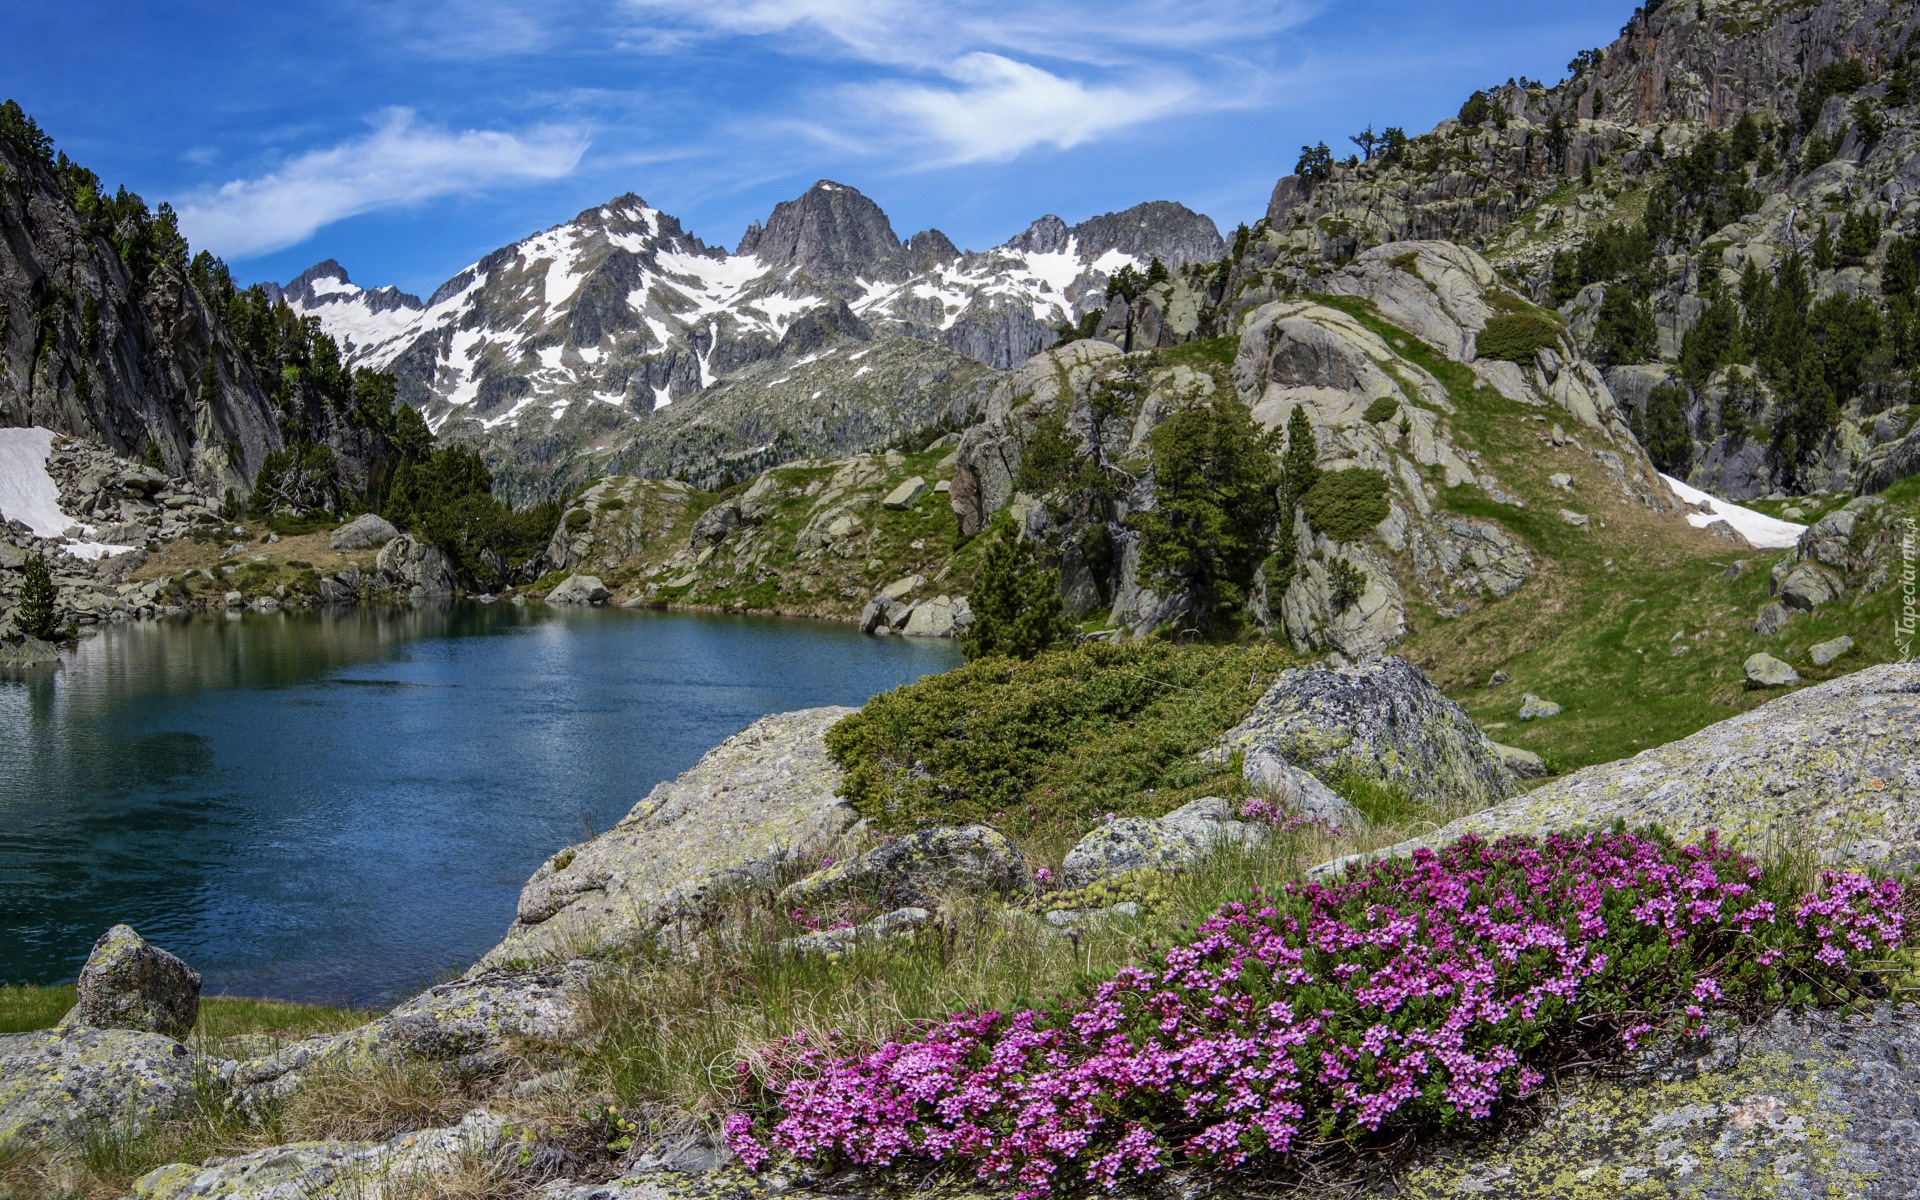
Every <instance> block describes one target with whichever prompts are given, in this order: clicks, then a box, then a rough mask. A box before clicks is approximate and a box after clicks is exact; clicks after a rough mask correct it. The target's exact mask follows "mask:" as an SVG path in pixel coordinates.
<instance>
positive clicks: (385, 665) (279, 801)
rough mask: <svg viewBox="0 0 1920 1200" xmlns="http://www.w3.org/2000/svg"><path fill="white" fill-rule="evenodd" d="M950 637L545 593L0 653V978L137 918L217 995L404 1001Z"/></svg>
mask: <svg viewBox="0 0 1920 1200" xmlns="http://www.w3.org/2000/svg"><path fill="white" fill-rule="evenodd" d="M959 661H960V652H959V648H958V646H957V645H955V644H954V643H953V642H951V641H945V640H932V639H920V638H869V637H863V636H861V635H860V634H859V633H858V632H857V631H856V630H855V629H854V628H853V627H852V626H851V625H835V624H827V623H822V622H812V621H793V620H780V619H773V618H756V617H735V616H721V615H705V614H680V613H663V612H649V611H628V610H621V609H600V608H594V609H584V608H583V609H558V608H548V607H546V606H544V605H538V604H535V605H527V606H515V605H481V604H472V603H458V604H451V605H446V606H437V607H436V606H413V607H398V608H391V609H378V608H353V609H342V610H281V611H278V612H269V613H256V612H246V613H232V614H202V615H194V616H178V617H170V618H165V619H160V620H153V621H139V622H128V623H124V624H111V625H100V626H94V627H92V629H91V630H90V631H89V634H88V636H86V637H84V638H83V639H82V640H81V641H80V643H79V645H78V646H77V647H76V648H72V649H69V650H67V651H66V652H65V653H63V655H62V662H61V664H60V665H59V666H57V667H53V666H41V667H34V668H26V669H10V670H8V671H6V672H4V673H0V731H4V732H3V735H0V982H6V983H52V982H59V981H64V980H70V979H72V978H73V977H74V976H75V974H76V973H77V972H78V970H79V968H80V966H81V964H82V963H84V962H85V961H86V957H87V952H88V950H89V949H90V948H91V947H92V945H93V941H94V939H95V938H97V937H98V936H99V935H100V934H101V933H102V932H104V931H105V930H106V929H107V927H108V926H110V925H113V924H115V923H118V922H125V923H127V924H129V925H132V926H133V927H134V928H135V929H137V930H138V931H139V932H140V933H141V935H142V936H143V937H145V938H147V939H148V940H149V941H151V942H153V943H154V944H155V945H158V946H161V947H164V948H165V949H167V950H170V951H172V952H173V953H175V954H178V955H179V956H180V957H182V958H184V959H185V960H186V961H187V962H188V963H189V964H190V965H192V966H193V967H195V968H196V969H197V970H199V971H200V972H201V973H202V975H203V976H204V977H205V991H206V993H207V994H209V995H223V994H224V995H242V996H261V997H271V998H273V999H278V1000H296V1001H304V1002H311V1003H326V1004H332V1005H338V1006H356V1007H357V1006H364V1005H381V1004H390V1003H392V1002H393V1001H394V1000H395V999H396V998H398V997H401V996H404V995H407V994H409V993H410V992H412V991H415V990H418V989H419V988H421V987H423V986H425V985H427V984H430V983H432V982H434V981H435V980H436V979H439V978H443V977H445V976H447V975H449V974H453V973H457V972H459V971H461V970H463V969H465V967H466V966H467V965H468V964H470V963H472V962H473V961H474V960H475V959H476V958H478V957H479V956H480V955H481V954H483V953H484V952H485V951H486V950H487V949H489V948H490V947H492V946H493V945H494V944H495V943H496V942H497V941H498V940H499V939H500V937H501V935H502V934H503V933H504V932H505V930H506V928H507V924H508V922H509V921H510V920H511V919H512V917H513V912H514V906H515V904H516V902H517V900H518V897H519V893H520V888H521V885H522V884H523V883H525V882H526V879H527V877H528V876H529V875H530V874H532V872H533V871H534V869H535V868H536V867H538V866H539V864H540V863H541V861H542V860H544V859H545V858H546V857H547V856H548V855H550V854H552V853H553V852H555V851H556V850H558V849H560V848H561V847H563V846H566V845H569V844H571V843H575V842H579V841H582V840H584V839H585V838H587V837H589V836H591V835H592V834H594V833H595V832H598V831H600V830H604V829H606V828H608V827H610V826H611V825H613V824H614V823H615V822H617V821H619V820H620V819H621V818H622V817H624V816H625V815H626V814H627V812H628V810H629V809H631V808H632V807H633V805H634V804H635V803H636V802H638V801H639V800H640V799H641V798H643V797H644V796H645V795H646V794H647V792H648V791H649V790H650V789H651V788H652V787H653V786H654V785H655V784H656V783H659V782H660V781H662V780H665V779H671V778H672V777H674V776H675V775H676V774H678V773H679V772H681V771H684V770H685V769H687V768H688V767H690V766H692V765H693V764H694V762H696V761H697V760H698V759H699V758H700V756H701V755H702V754H704V753H705V752H706V751H707V750H709V749H711V748H712V747H714V746H715V745H717V744H719V743H720V742H721V741H723V740H725V739H726V738H727V737H729V736H731V735H732V734H734V733H737V732H738V731H740V730H741V729H743V728H745V727H746V726H747V725H748V724H750V723H751V722H753V721H754V720H755V719H757V718H759V717H761V716H764V715H766V714H768V713H774V712H783V711H788V710H792V709H798V708H811V707H815V706H818V705H824V704H846V705H858V704H861V703H863V702H864V701H865V700H866V699H867V698H868V697H870V696H872V695H874V694H875V693H877V692H881V691H885V690H887V689H889V688H893V687H897V686H900V685H902V684H905V683H910V682H912V681H913V680H915V679H918V678H920V677H921V676H923V675H927V674H932V673H935V672H939V671H944V670H946V669H947V668H949V667H951V666H953V665H955V664H956V663H958V662H959Z"/></svg>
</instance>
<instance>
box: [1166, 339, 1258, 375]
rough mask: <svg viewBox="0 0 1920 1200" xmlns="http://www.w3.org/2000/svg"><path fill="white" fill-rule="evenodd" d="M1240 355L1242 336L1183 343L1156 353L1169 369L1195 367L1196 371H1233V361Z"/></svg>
mask: <svg viewBox="0 0 1920 1200" xmlns="http://www.w3.org/2000/svg"><path fill="white" fill-rule="evenodd" d="M1239 353H1240V335H1238V334H1235V335H1233V336H1232V337H1219V338H1204V339H1202V340H1200V341H1196V342H1182V343H1181V344H1180V345H1178V346H1169V347H1167V348H1166V349H1164V350H1159V351H1156V352H1155V354H1156V355H1157V358H1158V361H1160V362H1162V363H1165V364H1166V365H1167V366H1169V367H1181V366H1185V367H1193V368H1194V369H1196V370H1210V369H1212V368H1214V367H1226V368H1229V369H1231V368H1232V366H1233V360H1234V359H1235V357H1237V356H1238V355H1239Z"/></svg>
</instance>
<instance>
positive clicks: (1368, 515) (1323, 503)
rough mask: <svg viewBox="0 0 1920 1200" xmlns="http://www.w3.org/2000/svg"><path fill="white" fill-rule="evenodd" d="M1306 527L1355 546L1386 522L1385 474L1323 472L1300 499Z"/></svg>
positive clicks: (1350, 470) (1362, 469)
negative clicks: (1305, 511)
mask: <svg viewBox="0 0 1920 1200" xmlns="http://www.w3.org/2000/svg"><path fill="white" fill-rule="evenodd" d="M1301 503H1302V504H1304V505H1305V506H1306V510H1307V524H1308V525H1310V526H1312V527H1313V529H1314V530H1315V531H1316V532H1319V533H1324V534H1326V535H1327V536H1328V537H1330V538H1332V539H1333V540H1334V541H1336V542H1357V541H1359V540H1360V539H1361V538H1364V537H1366V536H1367V534H1369V533H1371V532H1372V531H1373V527H1374V526H1375V525H1378V524H1379V523H1380V522H1382V521H1384V520H1386V519H1387V513H1388V512H1390V511H1391V509H1390V508H1389V507H1388V505H1387V473H1386V472H1385V471H1376V470H1372V469H1370V468H1367V467H1348V468H1346V469H1345V470H1341V471H1324V472H1322V473H1321V475H1320V478H1319V479H1318V480H1317V481H1316V482H1315V483H1314V485H1313V486H1312V487H1311V488H1309V489H1307V494H1306V495H1305V496H1303V497H1301Z"/></svg>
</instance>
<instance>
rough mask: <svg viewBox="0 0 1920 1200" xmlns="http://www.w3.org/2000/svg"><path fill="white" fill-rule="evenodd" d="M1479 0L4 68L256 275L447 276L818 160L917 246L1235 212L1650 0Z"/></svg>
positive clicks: (719, 214) (362, 13) (512, 16)
mask: <svg viewBox="0 0 1920 1200" xmlns="http://www.w3.org/2000/svg"><path fill="white" fill-rule="evenodd" d="M1632 8H1633V5H1632V4H1631V3H1630V2H1628V0H1613V2H1610V3H1601V4H1594V3H1579V2H1571V3H1570V2H1544V3H1543V2H1539V0H1531V2H1521V0H1492V2H1481V3H1463V2H1456V0H1303V2H1294V0H1274V2H1268V3H1248V2H1245V0H1219V2H1217V3H1210V4H1194V3H1173V2H1169V0H1105V2H1103V3H1073V2H1071V0H1029V2H1027V3H1023V4H1004V3H968V2H959V3H938V2H933V0H704V2H701V3H697V4H686V3H672V2H669V0H597V2H591V3H588V2H581V3H573V2H570V0H550V2H547V3H537V4H536V3H518V4H516V3H504V2H498V0H413V2H410V3H372V2H368V0H330V2H328V3H324V4H313V3H304V2H280V3H274V4H239V3H216V2H212V0H205V2H191V0H176V2H173V3H165V4H154V3H136V2H123V3H107V2H101V0H62V2H61V3H41V2H38V0H35V2H32V3H29V2H27V0H4V2H3V3H0V12H4V14H5V16H4V25H5V28H6V31H7V36H6V37H5V38H3V39H0V90H3V91H5V92H6V94H7V95H9V96H11V97H13V98H14V99H17V100H18V101H19V102H20V103H21V104H22V105H23V106H24V107H25V108H26V109H27V110H28V112H30V113H32V114H33V115H34V116H35V117H36V118H37V119H38V120H39V121H40V123H41V125H42V126H44V127H45V128H46V129H47V131H48V132H49V133H51V134H52V135H53V136H54V138H55V140H56V142H57V143H58V145H59V146H60V147H61V148H62V149H64V150H66V151H67V152H68V153H69V154H71V155H72V156H73V157H75V158H76V159H78V160H79V161H81V162H82V163H84V164H86V165H88V166H90V167H92V168H93V169H94V170H95V171H97V172H99V174H100V175H101V177H102V178H103V179H104V180H105V181H106V182H107V183H108V185H109V186H111V185H114V184H117V183H124V184H126V185H127V186H128V187H131V188H132V189H134V190H135V191H138V192H139V193H141V195H143V196H144V197H146V199H147V201H148V202H149V203H150V204H153V203H158V202H159V201H161V200H167V201H170V202H171V203H172V204H173V205H174V207H175V208H176V209H178V210H180V211H181V213H182V214H183V225H184V227H185V228H186V230H187V233H188V235H189V237H190V238H191V240H192V241H193V243H194V246H195V248H196V249H198V248H202V247H204V248H208V249H212V250H213V251H214V252H215V253H217V254H220V255H222V256H223V257H225V258H226V259H227V260H228V262H229V263H231V264H232V265H233V267H234V273H235V275H236V277H238V278H239V279H241V280H243V281H246V282H253V281H257V280H262V279H273V280H281V281H284V280H286V279H288V278H290V277H292V276H293V275H295V274H297V273H299V271H301V270H302V269H304V268H305V267H307V266H308V265H310V264H312V263H314V262H316V261H318V260H320V259H323V258H337V259H339V260H340V262H341V263H342V264H344V265H345V266H346V267H347V268H348V270H349V271H350V272H351V273H352V274H353V277H354V279H355V281H356V282H359V283H361V284H363V285H367V286H377V285H379V284H384V283H397V284H399V285H400V286H402V287H403V288H405V289H407V290H409V291H415V292H419V293H421V294H423V295H424V294H425V293H426V292H428V291H430V290H431V289H432V288H433V287H435V286H436V285H437V284H438V283H440V282H441V281H442V280H444V279H446V278H447V277H448V276H450V275H452V274H453V273H454V272H456V271H457V270H459V269H460V268H461V267H462V266H464V265H466V264H467V263H469V262H471V261H473V260H474V259H477V258H479V257H480V256H481V255H483V254H485V253H486V252H487V251H489V250H492V249H494V248H495V247H497V246H501V245H505V244H507V243H509V242H513V241H516V240H518V239H520V238H522V237H524V236H526V235H527V234H529V233H532V232H534V231H535V230H538V229H542V228H545V227H547V226H549V225H553V224H556V223H558V222H560V221H564V220H566V219H567V218H569V217H571V216H572V215H573V214H575V213H576V212H579V211H581V210H582V209H586V208H590V207H592V206H594V205H597V204H599V203H601V202H602V201H604V200H606V199H608V198H610V197H612V196H615V195H619V194H620V193H622V192H627V191H633V192H638V193H639V194H640V195H642V196H644V197H646V199H647V200H648V202H649V203H651V204H653V205H654V206H656V207H658V208H661V209H664V210H665V211H667V212H670V213H673V214H675V215H676V216H678V217H680V218H681V220H682V222H683V224H685V226H686V227H687V228H689V229H690V230H691V231H693V232H694V233H696V234H698V235H700V236H701V237H702V238H704V239H705V240H706V241H707V242H708V243H709V244H724V245H726V246H727V247H728V248H731V247H732V246H733V245H734V244H735V243H736V242H737V241H738V239H739V237H740V233H741V231H742V229H744V228H745V227H746V225H747V223H748V222H749V221H752V220H755V219H764V217H765V215H766V214H767V212H768V211H769V210H770V209H771V208H772V207H773V205H774V204H775V203H776V202H777V201H779V200H783V199H787V198H790V197H792V196H794V195H797V194H799V193H800V192H801V191H803V190H805V188H806V187H807V186H808V185H809V184H811V183H812V182H813V181H814V180H815V179H820V178H830V179H835V180H839V181H840V182H843V183H848V184H852V185H853V186H855V187H858V188H859V189H860V190H862V191H864V192H865V193H867V194H868V195H869V196H872V197H873V198H874V199H875V200H876V201H878V202H879V203H880V205H881V207H883V208H884V209H886V211H887V214H888V216H889V217H890V218H891V219H892V221H893V226H894V229H895V231H896V232H897V233H899V234H900V235H901V236H902V237H905V236H906V235H907V234H909V233H912V232H913V231H915V230H919V229H924V228H928V227H935V228H939V229H941V230H943V231H944V232H945V233H946V234H947V235H948V236H949V237H951V238H953V240H954V242H955V243H956V244H958V245H960V246H961V247H963V248H968V249H984V248H986V247H988V246H991V245H994V244H996V243H998V242H1001V241H1003V240H1005V239H1006V238H1007V237H1009V236H1011V235H1013V234H1014V233H1017V232H1019V231H1020V230H1021V229H1023V228H1025V227H1026V225H1027V223H1028V222H1029V221H1031V220H1033V219H1034V218H1035V217H1038V216H1040V215H1041V214H1042V213H1047V212H1053V213H1057V214H1059V215H1060V216H1061V217H1064V218H1065V219H1066V220H1067V221H1069V222H1073V221H1078V220H1081V219H1084V218H1086V217H1088V216H1091V215H1094V214H1097V213H1102V212H1108V211H1112V210H1115V209H1120V208H1125V207H1127V206H1128V205H1131V204H1136V203H1139V202H1140V201H1143V200H1155V199H1171V200H1179V201H1181V202H1183V203H1185V204H1187V205H1189V206H1191V207H1193V208H1195V209H1198V210H1200V211H1202V212H1205V213H1207V214H1209V215H1211V216H1212V217H1213V218H1214V219H1215V220H1216V221H1218V222H1219V223H1220V225H1221V228H1222V230H1223V231H1227V230H1231V229H1232V227H1233V226H1234V225H1235V224H1236V223H1238V222H1240V221H1249V222H1251V221H1253V220H1254V219H1256V218H1257V217H1258V216H1259V215H1260V214H1261V213H1262V212H1264V211H1265V208H1266V199H1267V195H1268V193H1269V192H1270V191H1271V190H1272V187H1273V183H1274V180H1275V179H1277V178H1278V177H1279V176H1280V175H1282V174H1284V173H1285V172H1287V171H1288V170H1290V169H1291V167H1292V164H1293V161H1294V159H1295V158H1297V157H1298V153H1299V147H1300V145H1301V144H1302V143H1304V142H1312V141H1317V140H1320V139H1323V138H1324V139H1325V140H1326V141H1327V142H1328V143H1329V144H1331V145H1334V146H1335V147H1336V148H1337V149H1339V150H1340V151H1342V152H1344V151H1346V150H1348V149H1351V147H1349V146H1348V145H1347V144H1346V140H1345V135H1347V134H1349V133H1353V132H1357V131H1358V130H1359V129H1360V128H1361V127H1362V126H1365V125H1366V124H1367V123H1369V122H1372V123H1373V124H1374V125H1375V127H1376V128H1378V127H1384V126H1386V125H1400V126H1403V127H1404V128H1406V129H1407V131H1408V132H1409V133H1419V132H1423V131H1425V130H1426V129H1428V128H1431V127H1432V125H1433V124H1434V123H1435V122H1436V121H1438V120H1440V119H1441V118H1443V117H1446V116H1450V115H1452V113H1453V112H1454V111H1455V110H1456V109H1457V108H1458V106H1459V104H1460V101H1461V100H1462V99H1464V98H1465V96H1466V95H1467V94H1468V93H1469V92H1471V91H1472V90H1473V89H1474V88H1475V87H1484V86H1488V85H1490V84H1493V83H1498V82H1504V81H1505V80H1506V79H1508V78H1509V77H1511V76H1518V75H1527V76H1531V77H1533V78H1542V79H1546V80H1548V81H1550V82H1551V81H1556V80H1558V79H1560V78H1561V76H1562V75H1564V74H1565V65H1566V63H1567V60H1568V59H1570V58H1571V57H1572V56H1573V55H1574V53H1575V52H1576V51H1578V50H1581V49H1584V48H1586V47H1589V46H1596V45H1604V44H1606V43H1607V42H1610V41H1611V40H1612V39H1613V38H1614V36H1615V35H1616V34H1617V33H1618V31H1619V28H1620V26H1621V25H1622V24H1624V23H1625V21H1626V19H1627V16H1628V14H1629V13H1631V11H1632Z"/></svg>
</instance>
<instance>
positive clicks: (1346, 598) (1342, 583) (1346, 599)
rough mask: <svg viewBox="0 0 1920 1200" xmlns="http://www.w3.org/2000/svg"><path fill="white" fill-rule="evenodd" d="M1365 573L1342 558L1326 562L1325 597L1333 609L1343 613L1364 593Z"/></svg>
mask: <svg viewBox="0 0 1920 1200" xmlns="http://www.w3.org/2000/svg"><path fill="white" fill-rule="evenodd" d="M1366 590H1367V573H1366V572H1365V571H1362V570H1361V569H1360V568H1359V567H1356V566H1354V565H1353V564H1352V563H1350V562H1348V561H1347V560H1346V559H1344V558H1336V559H1334V560H1333V561H1332V562H1330V563H1328V564H1327V599H1328V600H1329V601H1330V602H1331V603H1332V605H1333V611H1334V612H1336V613H1343V612H1345V611H1347V610H1348V609H1349V608H1352V607H1353V605H1354V602H1355V601H1357V600H1358V599H1360V597H1361V596H1363V595H1365V594H1366Z"/></svg>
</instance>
